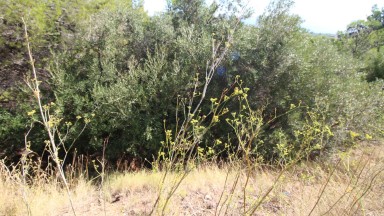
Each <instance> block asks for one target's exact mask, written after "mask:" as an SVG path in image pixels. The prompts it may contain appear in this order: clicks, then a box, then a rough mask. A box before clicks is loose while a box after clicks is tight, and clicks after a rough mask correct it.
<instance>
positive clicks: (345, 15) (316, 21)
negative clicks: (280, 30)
mask: <svg viewBox="0 0 384 216" xmlns="http://www.w3.org/2000/svg"><path fill="white" fill-rule="evenodd" d="M269 2H270V0H249V6H250V7H251V8H253V10H254V14H253V16H252V17H251V18H250V19H248V20H246V22H247V23H250V24H253V23H256V19H257V17H258V16H259V15H260V14H262V13H263V11H264V9H265V8H266V7H267V5H268V3H269ZM375 4H377V5H378V6H379V8H382V7H384V1H383V0H295V4H294V6H293V8H292V10H291V12H292V13H293V14H297V15H299V16H300V17H301V18H302V19H303V21H304V22H303V24H302V27H304V28H306V29H309V30H310V31H311V32H315V33H329V34H336V33H337V31H343V30H345V29H346V26H347V25H348V24H350V23H351V22H353V21H356V20H360V19H366V18H367V16H368V15H370V14H371V9H372V6H373V5H375ZM165 5H166V4H165V0H145V2H144V8H145V10H146V11H148V13H149V14H150V15H153V14H154V13H156V12H161V11H163V10H165Z"/></svg>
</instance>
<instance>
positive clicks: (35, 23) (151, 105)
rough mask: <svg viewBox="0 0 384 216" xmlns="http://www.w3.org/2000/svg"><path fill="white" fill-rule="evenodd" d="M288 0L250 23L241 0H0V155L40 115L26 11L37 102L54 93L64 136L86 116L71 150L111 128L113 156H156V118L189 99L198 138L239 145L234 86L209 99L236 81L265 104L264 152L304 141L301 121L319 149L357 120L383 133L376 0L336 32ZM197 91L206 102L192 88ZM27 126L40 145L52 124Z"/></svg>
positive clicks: (169, 120)
mask: <svg viewBox="0 0 384 216" xmlns="http://www.w3.org/2000/svg"><path fill="white" fill-rule="evenodd" d="M292 4H293V2H292V1H289V0H277V1H273V2H272V3H271V4H270V6H269V8H268V9H267V10H266V11H265V13H264V14H263V15H262V16H260V17H259V19H258V21H257V23H256V25H246V24H243V23H242V22H241V20H242V19H243V18H245V17H247V16H248V15H249V13H248V11H247V10H246V8H245V9H244V5H243V2H242V1H221V2H220V3H216V2H214V3H212V4H211V5H207V4H206V3H205V1H203V0H198V1H190V0H172V1H168V8H167V10H166V11H165V12H164V13H161V14H157V15H155V16H152V17H150V16H148V15H147V14H146V13H145V12H144V10H143V7H142V4H141V3H140V1H133V2H132V1H122V0H121V1H120V0H115V1H104V0H92V1H72V0H67V1H56V0H51V1H17V0H6V1H2V2H1V3H0V14H3V16H2V17H0V22H1V23H0V32H2V33H1V35H0V59H1V62H0V73H1V75H0V80H1V81H2V84H1V88H0V102H1V104H0V105H1V107H0V123H1V125H2V127H1V129H0V155H2V154H3V155H9V156H12V154H13V152H15V150H16V149H19V148H22V146H23V145H24V134H25V133H26V132H27V131H28V130H29V128H30V124H31V123H32V122H35V121H36V119H37V118H38V116H35V115H34V114H33V112H32V111H33V110H35V109H36V103H34V102H33V97H32V96H31V93H29V91H28V89H27V88H26V86H25V84H24V83H23V79H27V78H28V73H27V71H28V70H29V69H30V68H29V64H28V62H27V56H26V53H27V52H26V48H25V40H24V36H23V23H22V21H21V17H24V19H25V21H26V24H27V26H28V33H29V34H30V36H31V44H32V49H33V54H34V56H35V59H36V60H37V62H36V63H37V64H36V66H37V67H38V72H39V74H40V79H41V80H42V81H43V83H44V85H43V90H42V91H43V96H44V98H43V102H44V103H45V104H54V105H50V109H52V113H54V115H56V116H57V118H58V119H60V124H59V125H60V127H59V128H60V129H61V130H64V131H65V130H67V129H68V128H70V130H69V129H68V131H69V133H68V139H69V140H75V139H76V138H77V135H78V134H79V132H80V131H81V128H83V126H84V124H86V128H85V130H84V132H83V133H81V135H80V137H79V138H78V139H76V142H75V144H74V148H73V149H72V150H71V151H75V149H76V151H77V152H78V153H80V154H88V155H92V154H97V153H100V151H101V149H102V148H103V142H104V140H105V139H106V138H107V137H109V145H108V149H107V154H108V159H109V160H111V161H114V160H117V159H119V158H121V157H133V156H134V157H139V158H142V159H144V158H146V159H147V160H151V158H153V156H156V155H157V154H158V153H159V149H160V148H161V143H162V141H164V139H165V137H166V135H165V134H164V131H165V130H172V131H177V130H178V128H179V127H180V122H181V121H180V119H183V118H185V119H188V118H189V117H188V116H185V114H183V112H181V111H180V110H184V113H186V110H188V109H191V107H196V106H197V107H199V110H198V112H196V115H199V116H200V117H201V119H206V120H202V121H201V126H202V127H203V126H204V127H206V128H209V130H208V131H207V133H204V138H202V141H201V143H200V144H199V145H201V147H202V148H206V149H214V150H217V151H218V152H220V149H222V148H224V147H220V146H216V144H217V141H215V140H227V144H228V145H231V146H232V147H233V148H234V149H235V148H236V146H238V145H240V144H239V142H238V141H236V140H237V138H236V132H234V131H233V130H232V129H233V128H232V127H231V125H230V124H227V123H226V121H225V119H226V118H230V117H231V112H236V110H238V109H239V108H238V101H239V100H240V99H236V98H231V99H225V108H226V109H228V110H229V111H228V112H225V113H224V112H223V114H222V115H220V118H219V116H215V115H214V114H212V113H210V110H211V109H212V107H214V106H215V105H214V104H215V102H216V100H217V99H220V98H221V97H223V92H227V93H228V92H229V93H228V94H230V95H236V94H238V92H239V91H238V88H239V87H238V86H237V85H241V86H242V87H243V88H246V89H247V92H246V97H247V100H248V103H249V106H250V107H251V108H252V109H258V110H263V112H262V119H263V121H264V122H266V123H265V125H264V126H263V128H262V130H261V131H260V134H261V135H260V137H259V138H258V139H257V140H253V141H252V142H253V145H255V146H256V145H259V148H257V151H259V153H260V154H262V155H263V157H265V159H268V160H271V161H274V160H279V159H276V158H279V157H282V156H284V155H282V154H281V152H280V150H281V148H280V147H281V146H282V145H283V144H284V145H287V146H292V148H298V146H300V145H301V144H300V143H301V142H302V141H301V139H302V137H305V136H304V135H303V134H305V133H304V132H303V131H306V130H307V129H306V127H307V126H306V125H313V127H314V128H317V127H318V125H317V124H321V125H323V126H324V127H323V128H327V130H329V133H327V134H326V133H321V135H316V139H313V140H311V141H310V143H311V145H313V146H315V145H318V144H319V140H321V142H322V143H323V138H324V140H325V137H327V142H325V144H324V146H321V147H319V148H320V149H321V150H324V151H325V150H326V149H329V148H331V147H340V146H343V145H345V144H348V142H349V141H351V140H350V136H349V134H350V133H351V132H353V133H360V134H362V135H361V138H364V136H365V135H364V134H366V135H368V136H369V137H371V135H373V134H376V135H377V136H380V135H383V128H382V126H383V121H384V119H383V118H384V117H383V110H384V107H383V105H384V100H383V91H382V89H381V88H382V82H381V81H380V79H384V50H383V49H382V46H383V45H384V28H383V26H384V18H383V17H384V10H383V9H382V10H379V8H377V7H373V9H372V14H371V15H370V16H369V17H368V18H367V20H362V21H357V22H354V23H351V24H350V25H349V26H348V27H347V30H346V32H344V33H340V34H339V37H338V39H332V38H328V37H326V36H318V35H312V34H311V33H309V32H308V31H307V30H305V29H303V28H301V27H300V24H301V19H300V17H298V16H295V15H292V14H291V13H290V12H289V10H290V7H291V6H292ZM210 70H213V71H214V73H213V74H212V77H209V71H210ZM207 80H208V81H209V82H207ZM366 80H368V81H372V82H371V83H368V82H366ZM204 83H209V85H207V88H206V89H205V84H204ZM236 83H237V84H236ZM235 87H236V88H235ZM235 93H236V94H235ZM201 95H204V97H201V98H202V99H201V106H200V103H199V100H197V99H196V100H194V101H191V100H190V99H191V98H194V97H200V96H201ZM240 95H241V94H240ZM188 101H191V103H189V102H188ZM188 103H189V104H188ZM240 110H242V109H241V108H240ZM241 112H242V111H239V113H241ZM188 113H189V112H188ZM313 113H317V114H316V115H315V114H313ZM205 115H208V116H205ZM232 115H233V114H232ZM216 117H217V118H218V119H215V118H216ZM208 119H210V120H208ZM210 122H215V124H214V125H213V126H211V125H210ZM34 125H35V126H34V127H33V128H32V130H31V133H30V134H29V138H30V140H32V142H31V145H32V147H31V148H32V149H34V150H35V151H39V152H41V151H43V149H44V147H45V144H44V140H45V139H46V137H45V135H44V133H43V130H42V128H41V126H39V125H38V124H37V123H35V124H34ZM316 130H317V129H316ZM318 130H319V131H320V129H318ZM298 134H301V135H298ZM329 134H332V136H329ZM69 143H71V142H69ZM261 143H262V144H261ZM290 148H291V147H290ZM255 151H256V150H255ZM222 156H223V157H226V155H222ZM285 156H286V155H285ZM285 156H284V157H285Z"/></svg>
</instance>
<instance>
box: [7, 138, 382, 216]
mask: <svg viewBox="0 0 384 216" xmlns="http://www.w3.org/2000/svg"><path fill="white" fill-rule="evenodd" d="M31 166H32V164H31ZM281 172H282V171H281V170H280V169H272V168H268V167H262V166H258V167H255V168H254V170H252V174H251V177H250V179H249V182H248V183H247V184H246V183H245V181H246V179H247V178H246V174H245V171H244V170H242V168H241V166H240V165H235V164H232V165H228V166H226V167H225V168H223V167H222V168H218V167H217V166H209V165H207V166H205V167H203V168H196V169H193V171H191V172H189V173H188V175H186V177H185V179H184V180H183V181H180V179H181V177H182V176H181V175H180V174H177V173H169V174H168V175H167V178H165V181H164V183H161V182H162V181H161V180H162V177H163V175H164V172H155V171H149V170H142V171H139V172H135V173H129V172H127V173H121V172H120V173H113V174H110V175H108V176H107V177H106V180H105V182H104V185H103V186H100V184H99V183H98V182H99V181H97V179H96V181H95V179H94V180H86V179H85V178H84V177H81V175H80V177H77V178H73V179H70V188H71V194H72V199H73V201H74V208H75V211H76V214H77V215H148V214H150V213H151V212H152V210H153V207H154V202H155V200H156V198H157V196H158V195H159V193H160V200H159V205H158V206H157V207H156V208H155V209H154V211H153V212H152V214H154V215H161V214H165V215H244V214H247V213H246V212H247V211H248V210H249V209H251V208H253V207H255V206H256V204H258V203H259V202H260V205H259V206H258V208H257V210H256V211H255V213H254V215H383V214H384V197H383V196H382V194H384V146H383V145H381V144H372V143H370V144H360V145H357V146H356V147H354V148H352V149H351V150H348V151H343V152H338V153H334V154H333V155H331V156H330V157H329V158H328V159H326V160H325V159H323V160H321V161H316V162H303V163H300V164H296V165H294V166H292V167H291V168H289V169H288V170H285V171H283V173H282V175H281V177H280V178H278V180H277V177H278V176H279V175H280V174H281ZM34 173H35V177H33V179H31V178H26V179H27V181H26V184H23V175H22V172H21V171H18V169H17V168H15V169H14V170H13V171H11V170H8V169H7V168H6V167H5V166H2V168H1V178H0V191H1V192H2V195H1V196H0V215H27V214H28V208H29V209H30V213H31V215H72V211H71V207H70V204H69V201H68V197H67V195H66V191H65V189H64V188H63V187H62V184H61V183H60V182H59V178H57V179H56V178H47V177H46V176H45V175H43V174H42V173H43V172H41V173H40V174H39V175H36V173H37V172H34ZM31 180H33V183H32V181H31ZM179 182H180V186H179V187H178V188H177V190H176V191H175V193H174V194H173V195H172V196H171V198H170V199H169V201H168V202H169V203H168V205H167V206H166V207H165V208H164V209H163V207H164V203H165V201H166V200H167V199H166V198H165V197H166V195H167V194H168V192H169V190H170V189H171V188H172V187H173V186H174V185H175V184H176V183H179ZM275 183H276V184H275ZM244 185H247V186H246V187H245V188H244ZM160 187H161V188H162V190H160ZM271 189H272V190H271ZM269 191H270V192H269ZM268 192H269V193H268ZM265 194H267V196H266V197H265V199H263V200H262V201H261V198H262V197H263V196H264V195H265ZM244 201H245V204H244ZM27 206H28V208H27ZM248 213H249V212H248Z"/></svg>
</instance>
